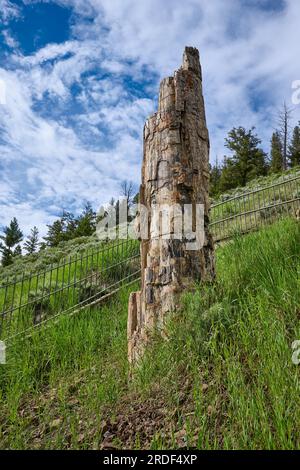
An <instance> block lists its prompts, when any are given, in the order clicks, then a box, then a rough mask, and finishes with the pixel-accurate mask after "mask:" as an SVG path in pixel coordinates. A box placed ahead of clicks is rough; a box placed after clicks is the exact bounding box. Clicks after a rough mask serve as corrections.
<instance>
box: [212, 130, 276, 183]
mask: <svg viewBox="0 0 300 470" xmlns="http://www.w3.org/2000/svg"><path fill="white" fill-rule="evenodd" d="M253 131H254V127H253V128H252V129H250V130H249V131H246V129H245V128H244V127H238V128H233V129H232V130H231V131H230V132H229V134H228V137H227V138H226V139H225V146H226V147H227V148H228V149H229V150H231V151H232V152H233V156H232V157H229V158H227V159H226V161H225V164H224V167H223V171H222V173H223V172H224V170H225V174H226V179H225V180H226V183H228V184H229V183H230V180H231V181H232V183H231V187H232V188H233V187H236V186H245V185H246V184H247V183H248V182H249V181H251V180H252V179H253V178H256V177H257V176H263V175H265V174H266V172H267V165H266V154H265V152H264V151H263V150H262V149H261V148H259V145H260V144H261V140H260V139H259V138H258V137H257V135H256V134H254V133H253ZM221 179H223V181H224V177H223V178H221ZM227 189H229V188H227Z"/></svg>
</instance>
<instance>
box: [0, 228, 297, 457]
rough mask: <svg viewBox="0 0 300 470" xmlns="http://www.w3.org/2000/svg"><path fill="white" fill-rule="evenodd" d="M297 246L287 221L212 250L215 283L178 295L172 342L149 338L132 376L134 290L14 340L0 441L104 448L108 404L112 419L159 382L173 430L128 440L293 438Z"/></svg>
mask: <svg viewBox="0 0 300 470" xmlns="http://www.w3.org/2000/svg"><path fill="white" fill-rule="evenodd" d="M299 254H300V228H299V223H297V222H296V221H293V220H292V219H286V220H282V221H280V222H278V223H276V224H274V225H273V226H271V227H267V228H265V229H263V230H262V231H260V232H257V233H254V234H251V235H247V236H244V237H236V238H235V239H234V240H233V241H232V242H230V243H228V244H227V245H225V246H223V247H221V248H218V250H217V281H216V283H215V285H202V286H195V290H194V292H192V293H188V294H185V295H184V297H183V308H182V311H181V312H179V313H178V314H176V315H174V316H173V317H172V318H171V319H170V322H169V324H168V327H167V328H168V340H167V341H162V340H161V339H159V338H155V337H154V338H153V343H152V345H151V347H149V348H148V350H147V352H146V354H145V356H144V358H143V360H142V362H141V364H140V366H139V367H138V368H137V370H136V373H135V375H134V379H133V380H131V381H128V365H127V356H126V351H127V340H126V319H127V303H128V295H129V291H130V289H129V288H127V289H124V290H123V291H121V292H120V293H119V294H118V295H117V296H116V297H115V298H114V299H113V300H112V301H109V302H107V303H106V304H105V305H103V306H102V307H101V308H100V307H99V308H98V309H94V310H91V311H88V310H86V311H83V312H81V313H79V314H78V315H77V316H74V317H72V318H68V317H65V318H62V319H61V320H60V322H59V323H57V324H53V325H50V327H49V328H48V329H47V330H43V329H42V328H41V329H40V330H39V331H37V332H36V333H35V334H34V335H33V337H32V338H31V339H26V340H24V342H16V343H14V344H12V346H11V349H9V351H8V364H7V365H6V366H3V365H2V366H0V367H1V369H0V373H1V377H0V400H1V404H0V432H1V433H2V436H1V439H0V447H1V448H22V449H28V448H33V447H37V448H50V449H60V448H84V449H85V448H99V446H100V443H101V442H102V440H103V437H104V436H103V432H104V429H105V428H103V412H104V411H105V414H106V416H107V413H109V414H110V416H111V419H114V415H115V414H116V413H117V412H118V410H120V406H121V408H122V406H123V405H122V404H123V402H124V401H123V400H124V397H128V396H130V397H132V403H133V406H134V402H135V401H137V402H139V401H140V402H142V403H147V402H148V400H150V398H151V397H153V390H154V391H155V396H157V397H163V401H164V409H165V410H166V414H167V416H169V418H170V426H171V429H172V430H173V432H172V431H170V430H169V428H168V429H164V428H163V429H162V428H161V427H160V425H159V424H157V426H156V427H155V426H154V428H153V436H152V440H150V441H149V442H147V443H146V444H145V443H140V438H139V435H138V433H136V435H135V436H134V439H133V443H132V448H135V447H141V446H143V445H146V446H147V447H152V448H163V449H165V448H174V447H179V446H182V443H181V444H180V443H179V441H178V439H177V438H176V433H177V432H178V431H182V433H181V435H183V436H184V438H183V439H184V445H185V446H186V447H197V448H200V449H260V448H261V449H296V448H299V446H300V432H299V422H300V400H299V397H300V383H299V380H300V366H296V365H295V364H293V362H292V352H293V351H292V349H291V343H292V342H293V341H295V340H297V339H300V325H299V318H300V260H299ZM136 287H137V286H134V287H133V288H134V289H136ZM124 406H125V405H124ZM129 415H130V413H129ZM140 419H141V420H143V414H141V416H140ZM129 424H130V423H129ZM125 425H127V424H126V423H124V426H125ZM116 445H117V446H119V447H121V448H122V447H123V445H124V444H123V443H122V439H121V440H120V442H118V443H116Z"/></svg>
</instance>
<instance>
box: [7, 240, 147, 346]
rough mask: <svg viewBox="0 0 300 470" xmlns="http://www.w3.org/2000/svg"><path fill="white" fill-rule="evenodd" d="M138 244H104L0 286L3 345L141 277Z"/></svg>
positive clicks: (98, 299) (93, 302) (118, 242)
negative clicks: (4, 341)
mask: <svg viewBox="0 0 300 470" xmlns="http://www.w3.org/2000/svg"><path fill="white" fill-rule="evenodd" d="M139 256H140V250H139V242H138V241H137V240H122V241H114V242H108V243H106V244H101V245H100V246H99V248H97V249H92V250H89V251H88V252H86V253H81V254H80V255H78V254H75V255H74V256H71V257H69V258H67V259H62V260H61V261H60V262H59V263H57V264H56V265H55V266H50V267H49V268H48V269H46V270H44V271H42V272H36V273H29V274H26V273H23V274H22V275H21V277H19V278H16V277H15V278H14V279H12V280H10V281H9V282H7V281H6V282H4V283H3V284H2V285H0V312H1V313H0V339H2V340H3V339H6V340H7V339H9V338H12V337H15V336H17V335H19V334H21V333H24V332H29V331H30V330H32V329H34V328H35V327H37V326H38V325H40V324H42V323H45V322H47V321H48V320H50V319H51V320H52V319H53V318H55V317H57V316H58V315H60V314H62V313H68V314H71V313H74V312H76V311H78V310H80V309H82V308H85V307H88V306H91V305H93V304H96V303H98V302H99V301H100V300H103V299H104V298H106V297H107V296H109V295H111V294H112V293H114V292H115V291H116V290H117V289H119V288H120V287H121V286H124V285H125V284H129V283H131V282H133V281H135V280H137V279H139V277H140V262H139Z"/></svg>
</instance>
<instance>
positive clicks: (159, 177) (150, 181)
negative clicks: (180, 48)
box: [128, 47, 215, 363]
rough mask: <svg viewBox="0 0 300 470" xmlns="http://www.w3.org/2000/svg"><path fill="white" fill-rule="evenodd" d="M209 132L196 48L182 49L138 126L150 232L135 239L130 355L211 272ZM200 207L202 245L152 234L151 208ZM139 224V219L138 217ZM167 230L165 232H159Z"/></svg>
mask: <svg viewBox="0 0 300 470" xmlns="http://www.w3.org/2000/svg"><path fill="white" fill-rule="evenodd" d="M208 185H209V136H208V130H207V127H206V119H205V108H204V100H203V95H202V76H201V66H200V61H199V52H198V50H197V49H195V48H192V47H186V48H185V51H184V54H183V64H182V66H181V67H180V69H179V70H177V71H176V72H175V74H174V76H173V77H168V78H165V79H164V80H162V82H161V84H160V93H159V106H158V112H157V113H155V114H154V115H153V116H151V117H150V118H149V119H148V120H147V121H146V123H145V127H144V156H143V166H142V184H141V187H140V203H141V204H142V205H144V206H146V207H147V209H148V211H149V212H148V213H149V215H148V217H147V218H146V220H145V219H144V220H143V223H146V224H148V227H149V238H148V239H147V240H142V242H141V291H140V292H134V293H132V294H131V296H130V299H129V306H128V358H129V361H130V362H131V363H132V362H135V361H136V360H137V359H138V358H139V357H140V356H141V354H142V352H143V349H144V347H145V345H146V344H147V341H148V338H149V332H151V331H152V330H153V329H154V328H156V329H159V330H160V331H161V332H162V334H163V330H164V328H163V327H164V323H165V320H166V318H167V316H168V315H169V314H170V313H171V312H173V311H176V310H177V309H178V308H179V297H180V294H181V293H182V292H183V291H184V290H186V289H189V288H191V286H192V285H193V283H194V282H195V281H200V280H205V281H209V280H212V279H213V278H214V272H215V270H214V247H213V241H212V237H211V235H210V233H209V194H208ZM157 204H162V205H163V204H167V205H173V204H179V205H180V206H181V207H183V205H184V204H192V206H193V210H194V208H195V207H196V204H203V205H204V237H205V238H204V245H203V247H202V248H201V249H197V250H193V251H191V250H188V249H187V242H188V240H187V239H184V238H183V239H182V240H176V239H172V224H171V226H170V239H166V237H162V236H158V237H157V236H156V237H155V236H154V226H155V223H156V221H155V220H153V219H154V218H153V215H152V214H151V207H153V206H154V205H157ZM140 223H142V222H140ZM164 235H165V234H164Z"/></svg>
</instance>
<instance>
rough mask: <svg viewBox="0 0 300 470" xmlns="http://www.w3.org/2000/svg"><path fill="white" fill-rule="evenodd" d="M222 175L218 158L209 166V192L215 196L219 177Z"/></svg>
mask: <svg viewBox="0 0 300 470" xmlns="http://www.w3.org/2000/svg"><path fill="white" fill-rule="evenodd" d="M221 175H222V169H221V167H220V165H219V162H218V158H217V159H216V163H215V164H214V165H211V167H210V194H211V195H212V196H215V195H217V194H219V192H220V179H221Z"/></svg>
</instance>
